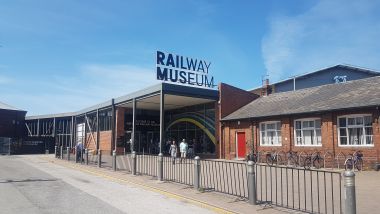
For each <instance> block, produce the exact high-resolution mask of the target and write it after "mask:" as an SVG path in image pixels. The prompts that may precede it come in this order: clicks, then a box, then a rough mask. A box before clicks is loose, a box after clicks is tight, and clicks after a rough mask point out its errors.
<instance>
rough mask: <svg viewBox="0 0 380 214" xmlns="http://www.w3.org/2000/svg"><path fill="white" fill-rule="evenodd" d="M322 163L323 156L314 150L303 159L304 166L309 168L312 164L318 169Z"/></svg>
mask: <svg viewBox="0 0 380 214" xmlns="http://www.w3.org/2000/svg"><path fill="white" fill-rule="evenodd" d="M322 164H323V157H322V156H321V153H320V152H316V153H314V154H312V155H308V156H307V157H306V158H305V160H304V168H305V169H310V168H311V167H312V166H313V167H314V168H316V169H319V168H321V167H322Z"/></svg>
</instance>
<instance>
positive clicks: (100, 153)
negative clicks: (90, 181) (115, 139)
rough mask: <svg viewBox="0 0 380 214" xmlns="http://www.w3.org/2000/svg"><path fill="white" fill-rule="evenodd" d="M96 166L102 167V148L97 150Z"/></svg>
mask: <svg viewBox="0 0 380 214" xmlns="http://www.w3.org/2000/svg"><path fill="white" fill-rule="evenodd" d="M98 167H99V168H100V167H102V150H100V149H99V150H98Z"/></svg>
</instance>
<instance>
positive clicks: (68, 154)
mask: <svg viewBox="0 0 380 214" xmlns="http://www.w3.org/2000/svg"><path fill="white" fill-rule="evenodd" d="M67 161H70V147H67Z"/></svg>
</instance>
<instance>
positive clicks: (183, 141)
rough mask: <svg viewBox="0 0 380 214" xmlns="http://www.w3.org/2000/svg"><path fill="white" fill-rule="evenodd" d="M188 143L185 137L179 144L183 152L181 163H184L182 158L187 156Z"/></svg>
mask: <svg viewBox="0 0 380 214" xmlns="http://www.w3.org/2000/svg"><path fill="white" fill-rule="evenodd" d="M187 147H188V145H187V143H186V140H185V139H183V140H182V142H181V143H180V144H179V151H180V152H181V163H182V159H184V158H186V155H187Z"/></svg>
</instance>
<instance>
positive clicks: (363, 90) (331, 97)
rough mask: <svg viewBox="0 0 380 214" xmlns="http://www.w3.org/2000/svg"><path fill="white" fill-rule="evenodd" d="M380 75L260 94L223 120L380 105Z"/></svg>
mask: <svg viewBox="0 0 380 214" xmlns="http://www.w3.org/2000/svg"><path fill="white" fill-rule="evenodd" d="M379 88H380V77H379V76H377V77H370V78H365V79H361V80H353V81H348V82H346V83H339V84H329V85H322V86H318V87H313V88H307V89H302V90H296V91H290V92H282V93H275V94H271V95H269V96H267V97H260V98H258V99H256V100H254V101H252V102H251V103H249V104H247V105H245V106H243V107H242V108H240V109H238V110H237V111H235V112H233V113H231V114H230V115H228V116H227V117H225V118H223V119H222V120H237V119H244V118H259V117H268V116H279V115H290V114H300V113H312V112H320V111H329V110H338V109H349V108H359V107H366V106H377V105H380V90H379Z"/></svg>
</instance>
